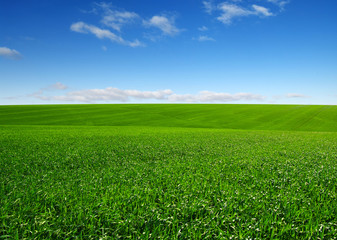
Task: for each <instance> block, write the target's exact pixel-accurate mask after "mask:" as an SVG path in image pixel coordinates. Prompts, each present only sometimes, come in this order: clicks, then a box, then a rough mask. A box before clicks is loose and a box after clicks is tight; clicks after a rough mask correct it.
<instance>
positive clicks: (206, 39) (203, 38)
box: [194, 35, 215, 42]
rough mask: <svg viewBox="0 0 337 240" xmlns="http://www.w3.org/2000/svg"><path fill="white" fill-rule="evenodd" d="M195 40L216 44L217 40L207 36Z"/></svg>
mask: <svg viewBox="0 0 337 240" xmlns="http://www.w3.org/2000/svg"><path fill="white" fill-rule="evenodd" d="M194 40H197V41H199V42H207V41H208V42H214V41H215V39H214V38H212V37H209V36H206V35H203V36H199V37H198V38H194Z"/></svg>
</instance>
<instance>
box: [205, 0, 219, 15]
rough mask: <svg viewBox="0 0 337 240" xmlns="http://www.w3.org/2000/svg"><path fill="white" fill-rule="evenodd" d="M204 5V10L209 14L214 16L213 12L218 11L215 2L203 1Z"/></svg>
mask: <svg viewBox="0 0 337 240" xmlns="http://www.w3.org/2000/svg"><path fill="white" fill-rule="evenodd" d="M202 4H203V5H204V9H205V11H206V12H207V13H208V14H212V13H213V11H214V10H215V9H216V6H215V5H214V3H213V1H211V0H210V1H203V2H202Z"/></svg>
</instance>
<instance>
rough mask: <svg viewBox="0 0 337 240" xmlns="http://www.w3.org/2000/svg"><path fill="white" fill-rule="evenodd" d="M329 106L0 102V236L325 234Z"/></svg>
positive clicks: (335, 166) (332, 156)
mask: <svg viewBox="0 0 337 240" xmlns="http://www.w3.org/2000/svg"><path fill="white" fill-rule="evenodd" d="M336 187H337V106H295V105H159V104H158V105H46V106H0V239H337V237H336V236H337V189H336Z"/></svg>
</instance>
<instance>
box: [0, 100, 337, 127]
mask: <svg viewBox="0 0 337 240" xmlns="http://www.w3.org/2000/svg"><path fill="white" fill-rule="evenodd" d="M336 122H337V106H336V105H278V104H277V105H276V104H64V105H59V104H58V105H2V106H0V125H71V126H73V125H77V126H154V127H182V128H219V129H243V130H283V131H317V132H337V124H335V123H336Z"/></svg>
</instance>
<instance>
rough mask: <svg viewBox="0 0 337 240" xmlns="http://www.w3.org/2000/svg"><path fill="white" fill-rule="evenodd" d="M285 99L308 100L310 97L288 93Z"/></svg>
mask: <svg viewBox="0 0 337 240" xmlns="http://www.w3.org/2000/svg"><path fill="white" fill-rule="evenodd" d="M286 97H287V98H310V97H311V96H307V95H304V94H300V93H288V94H287V95H286Z"/></svg>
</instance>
